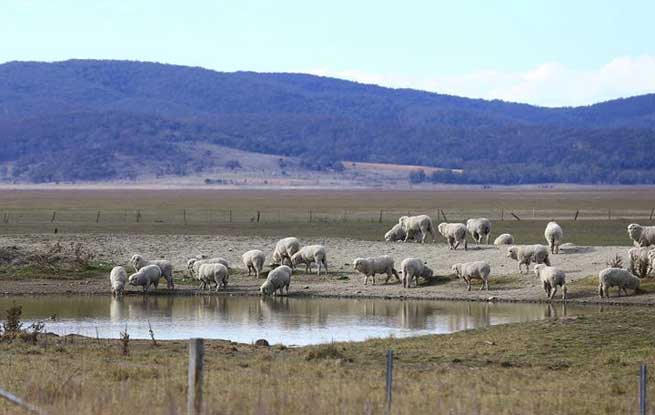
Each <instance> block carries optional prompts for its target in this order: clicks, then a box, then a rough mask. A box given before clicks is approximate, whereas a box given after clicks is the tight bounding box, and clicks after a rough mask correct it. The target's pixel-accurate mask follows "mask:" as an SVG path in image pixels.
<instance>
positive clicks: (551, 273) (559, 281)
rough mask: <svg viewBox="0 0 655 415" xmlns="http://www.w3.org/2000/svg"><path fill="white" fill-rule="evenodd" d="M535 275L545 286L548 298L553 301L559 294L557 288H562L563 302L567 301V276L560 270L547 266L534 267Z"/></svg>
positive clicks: (538, 265)
mask: <svg viewBox="0 0 655 415" xmlns="http://www.w3.org/2000/svg"><path fill="white" fill-rule="evenodd" d="M534 273H535V275H536V276H537V278H539V280H541V283H542V284H543V285H544V291H545V292H546V297H548V298H549V299H551V300H552V299H553V297H554V296H555V293H557V287H558V286H560V287H562V300H566V274H565V273H564V271H562V270H560V269H559V268H555V267H550V266H547V265H546V264H537V265H535V266H534Z"/></svg>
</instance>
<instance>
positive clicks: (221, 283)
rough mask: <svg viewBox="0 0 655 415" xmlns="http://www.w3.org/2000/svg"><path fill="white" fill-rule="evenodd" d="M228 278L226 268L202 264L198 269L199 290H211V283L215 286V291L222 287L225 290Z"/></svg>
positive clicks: (218, 265) (214, 264)
mask: <svg viewBox="0 0 655 415" xmlns="http://www.w3.org/2000/svg"><path fill="white" fill-rule="evenodd" d="M229 278H230V274H229V273H228V270H227V267H226V266H225V265H223V264H220V263H213V264H202V265H200V267H199V268H198V280H200V289H201V290H204V289H205V288H209V289H211V284H212V282H213V283H215V284H216V291H217V292H218V290H219V289H220V288H221V287H223V290H227V282H228V280H229Z"/></svg>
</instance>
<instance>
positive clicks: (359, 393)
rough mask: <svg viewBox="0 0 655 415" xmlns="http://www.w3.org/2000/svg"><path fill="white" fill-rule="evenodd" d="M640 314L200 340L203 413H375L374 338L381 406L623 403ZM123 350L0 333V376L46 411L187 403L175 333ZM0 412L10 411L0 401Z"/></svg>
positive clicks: (410, 409) (172, 409)
mask: <svg viewBox="0 0 655 415" xmlns="http://www.w3.org/2000/svg"><path fill="white" fill-rule="evenodd" d="M556 307H559V306H556ZM651 314H652V312H651V310H644V309H638V308H633V307H630V308H627V309H620V308H619V309H617V308H611V309H608V310H607V311H606V312H604V313H601V314H598V315H596V316H594V317H585V316H579V317H562V318H557V317H555V318H551V319H549V320H544V321H539V322H532V323H520V324H509V325H501V326H495V327H490V328H486V329H478V330H471V331H465V332H459V333H455V334H449V335H430V336H422V337H414V338H408V339H393V338H386V339H379V340H369V341H366V342H356V343H334V344H327V345H321V346H309V347H301V348H285V347H284V346H272V347H270V348H269V347H262V346H260V347H258V346H254V345H248V344H237V343H232V342H226V341H210V342H207V344H206V351H205V382H204V396H205V403H206V408H207V410H206V413H207V414H243V413H245V414H282V413H285V414H306V413H316V414H318V413H342V414H361V413H364V414H377V413H383V412H384V390H385V380H384V379H385V378H384V373H385V351H386V350H387V349H393V350H394V353H395V354H394V387H393V406H392V411H391V413H393V414H432V413H462V414H464V413H466V414H470V413H493V414H527V413H534V414H547V413H549V414H552V413H556V414H617V413H636V412H637V409H638V401H637V396H638V394H637V390H638V369H639V364H640V363H647V364H649V365H650V367H653V365H655V342H653V338H652V336H651V335H650V334H649V333H652V332H653V331H654V330H655V320H653V319H652V318H651ZM155 336H156V333H155ZM122 349H123V348H122V344H121V342H120V341H119V340H96V339H89V338H81V337H77V336H70V337H53V336H47V338H46V336H43V335H42V336H40V337H39V339H38V340H37V342H36V344H29V343H25V342H23V341H22V340H18V339H16V340H14V341H11V342H10V341H7V340H5V341H2V342H0V379H2V386H3V387H5V388H7V389H9V390H11V391H13V392H14V393H16V394H18V395H19V396H24V397H28V398H29V401H30V402H31V403H32V404H36V405H38V406H40V407H42V408H44V409H46V410H48V413H50V414H54V415H58V414H70V413H80V414H81V413H89V414H90V413H93V414H116V415H120V414H134V413H153V414H155V413H156V414H159V413H162V414H164V413H165V414H182V413H186V412H185V405H186V402H185V396H186V384H187V365H188V363H187V361H188V360H187V345H186V342H183V341H159V342H158V345H156V346H155V345H153V344H152V343H151V342H150V341H143V340H141V341H134V340H132V341H129V345H128V350H129V354H128V355H127V356H125V355H123V352H122ZM649 373H650V374H649V396H653V387H652V385H653V380H654V376H653V375H652V370H651V371H649ZM652 408H653V406H652V404H651V405H650V406H649V410H648V412H650V411H651V410H652ZM0 413H2V414H16V413H19V412H17V409H16V408H14V407H11V406H8V404H7V403H5V402H3V401H0Z"/></svg>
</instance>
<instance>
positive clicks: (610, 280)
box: [598, 268, 640, 298]
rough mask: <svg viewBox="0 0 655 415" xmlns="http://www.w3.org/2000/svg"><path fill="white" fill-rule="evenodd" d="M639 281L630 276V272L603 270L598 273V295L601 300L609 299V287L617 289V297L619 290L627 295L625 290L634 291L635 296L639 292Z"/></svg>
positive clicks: (615, 269)
mask: <svg viewBox="0 0 655 415" xmlns="http://www.w3.org/2000/svg"><path fill="white" fill-rule="evenodd" d="M639 284H640V280H639V278H637V277H636V276H634V275H632V274H631V273H630V271H627V270H625V269H623V268H605V269H604V270H602V271H601V272H599V273H598V295H599V296H600V298H603V295H604V296H606V297H607V298H609V297H610V293H609V289H610V288H611V287H619V297H620V296H621V290H623V292H624V293H625V295H628V291H627V290H626V288H630V289H632V290H635V294H636V293H637V291H639Z"/></svg>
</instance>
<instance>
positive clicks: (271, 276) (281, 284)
mask: <svg viewBox="0 0 655 415" xmlns="http://www.w3.org/2000/svg"><path fill="white" fill-rule="evenodd" d="M291 273H292V270H291V268H289V267H288V266H286V265H281V266H279V267H277V268H275V269H274V270H272V271H271V272H269V273H268V277H266V281H264V283H263V284H262V286H261V287H259V291H260V292H261V293H262V294H263V295H275V292H276V291H277V290H280V295H282V289H283V288H286V291H287V295H289V285H290V284H291Z"/></svg>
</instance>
